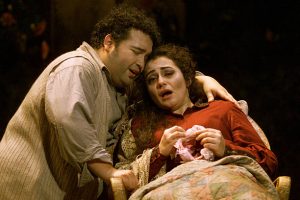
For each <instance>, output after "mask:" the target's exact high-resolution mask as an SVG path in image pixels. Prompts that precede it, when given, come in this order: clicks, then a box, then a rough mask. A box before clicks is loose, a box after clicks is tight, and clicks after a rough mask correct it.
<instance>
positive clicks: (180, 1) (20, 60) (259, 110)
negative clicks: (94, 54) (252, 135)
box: [0, 0, 300, 199]
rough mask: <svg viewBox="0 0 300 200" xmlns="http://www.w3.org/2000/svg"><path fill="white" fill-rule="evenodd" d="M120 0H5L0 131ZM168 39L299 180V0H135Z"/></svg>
mask: <svg viewBox="0 0 300 200" xmlns="http://www.w3.org/2000/svg"><path fill="white" fill-rule="evenodd" d="M121 2H123V1H120V0H115V1H114V0H89V1H87V2H86V1H80V0H64V1H60V0H39V1H34V0H27V1H25V0H23V1H21V0H18V1H13V0H11V1H8V0H7V1H5V0H0V15H1V16H0V17H1V18H0V92H1V98H0V102H1V104H0V105H1V111H0V113H1V115H0V129H1V130H0V131H1V133H0V138H1V136H2V133H4V130H5V127H6V125H7V122H8V121H9V119H10V118H11V117H12V115H13V114H14V112H15V111H16V109H17V107H18V106H19V104H20V103H21V101H22V99H23V98H24V96H25V94H26V93H27V91H28V89H29V88H30V86H31V84H32V83H33V81H34V80H35V79H36V78H37V76H38V75H39V73H40V72H41V71H42V70H43V68H44V67H45V66H46V65H47V64H48V63H49V62H50V61H51V60H53V59H54V58H55V57H56V56H58V55H60V54H61V53H63V52H66V51H69V50H73V49H75V48H77V47H78V46H79V45H80V44H81V42H82V41H88V39H89V36H90V32H91V29H92V28H93V25H94V24H95V23H96V21H97V19H99V18H101V17H102V16H103V15H105V14H106V13H107V12H108V11H109V10H110V9H111V7H112V6H113V5H115V4H117V3H121ZM128 2H130V3H132V4H135V5H137V6H139V7H140V8H141V9H145V10H146V11H147V12H149V13H150V14H151V15H153V17H155V18H156V19H157V21H158V24H159V26H160V27H161V31H162V33H163V38H164V40H165V41H166V42H174V43H177V44H181V45H186V46H188V47H189V48H190V49H191V50H192V51H193V52H194V53H195V55H196V59H197V61H198V64H199V70H200V71H201V72H203V73H204V74H206V75H210V76H212V77H214V78H216V79H217V80H218V81H219V82H220V83H221V84H222V85H223V86H224V87H225V88H227V89H228V91H230V93H231V94H232V95H233V96H234V97H235V98H236V99H245V100H246V101H247V102H248V104H249V107H250V110H249V114H250V116H252V117H253V118H254V119H255V120H256V121H257V122H258V124H259V125H260V126H261V127H262V129H263V130H264V131H265V133H266V135H267V136H268V138H269V142H270V144H271V148H272V150H273V151H274V152H275V153H276V155H277V156H278V160H279V175H287V176H291V178H292V190H291V196H290V199H297V197H298V196H299V195H297V189H298V188H300V181H299V178H300V175H299V174H300V173H299V168H300V160H299V155H298V153H299V152H300V151H299V146H300V145H299V144H300V142H299V141H298V140H299V136H298V134H299V128H300V127H299V123H300V120H299V118H300V117H299V112H298V111H299V102H300V95H299V92H300V90H299V89H300V86H299V84H300V81H299V79H300V73H299V69H298V67H299V65H300V63H299V56H300V46H299V44H300V2H299V1H296V0H295V1H289V0H285V1H284V0H282V1H280V0H278V1H274V0H273V1H271V0H263V1H262V0H260V1H248V0H243V1H240V0H229V1H224V0H218V1H214V0H197V1H195V0H164V1H162V0H137V1H133V0H131V1H129V0H128Z"/></svg>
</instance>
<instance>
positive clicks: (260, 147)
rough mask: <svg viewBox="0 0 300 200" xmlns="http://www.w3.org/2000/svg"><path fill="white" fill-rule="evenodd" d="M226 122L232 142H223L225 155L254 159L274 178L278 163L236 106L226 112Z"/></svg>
mask: <svg viewBox="0 0 300 200" xmlns="http://www.w3.org/2000/svg"><path fill="white" fill-rule="evenodd" d="M228 118H229V119H228V120H229V123H230V127H231V131H232V141H231V140H225V145H226V149H225V155H230V154H242V155H248V156H250V157H252V158H253V159H255V160H256V161H257V162H258V163H259V164H260V165H261V166H262V167H263V168H264V170H265V171H266V172H267V173H268V174H269V176H270V177H272V178H273V177H275V175H276V172H277V166H278V161H277V158H276V156H275V154H274V153H273V152H272V151H271V150H269V149H268V148H267V147H266V146H265V145H264V143H263V141H262V140H261V138H260V137H259V135H258V134H257V132H256V131H255V129H254V128H253V126H252V125H251V123H250V122H249V120H248V119H247V116H246V115H245V114H244V113H243V112H242V111H241V110H240V109H239V108H237V107H236V106H233V109H231V110H230V111H229V112H228Z"/></svg>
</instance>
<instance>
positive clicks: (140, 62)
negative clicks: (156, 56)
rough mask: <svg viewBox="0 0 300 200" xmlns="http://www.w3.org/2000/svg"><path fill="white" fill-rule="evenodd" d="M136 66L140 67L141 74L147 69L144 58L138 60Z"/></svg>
mask: <svg viewBox="0 0 300 200" xmlns="http://www.w3.org/2000/svg"><path fill="white" fill-rule="evenodd" d="M136 64H137V66H138V67H139V70H140V72H142V71H143V70H144V68H145V60H144V58H139V59H138V60H137V63H136Z"/></svg>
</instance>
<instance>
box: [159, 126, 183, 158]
mask: <svg viewBox="0 0 300 200" xmlns="http://www.w3.org/2000/svg"><path fill="white" fill-rule="evenodd" d="M183 137H185V130H184V129H183V128H181V127H180V126H173V127H171V128H168V129H165V131H164V133H163V135H162V137H161V140H160V143H159V146H158V147H159V153H160V154H162V155H164V156H169V155H170V154H171V153H172V151H173V150H174V149H175V147H174V145H175V143H176V142H177V140H178V139H179V138H183Z"/></svg>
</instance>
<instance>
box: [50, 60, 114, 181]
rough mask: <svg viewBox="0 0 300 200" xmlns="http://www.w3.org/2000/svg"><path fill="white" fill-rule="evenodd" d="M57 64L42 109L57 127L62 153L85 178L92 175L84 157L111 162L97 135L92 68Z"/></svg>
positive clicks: (89, 177)
mask: <svg viewBox="0 0 300 200" xmlns="http://www.w3.org/2000/svg"><path fill="white" fill-rule="evenodd" d="M76 63H77V62H76ZM78 63H80V62H78ZM60 67H61V68H59V69H57V70H56V71H54V72H52V74H51V75H50V76H49V80H48V82H47V86H46V87H47V88H46V94H45V102H46V108H45V109H46V113H47V117H48V118H49V119H50V122H51V123H53V124H54V127H55V128H56V129H57V133H58V147H59V150H60V153H61V155H62V157H63V158H64V159H65V160H66V161H67V162H68V163H70V164H71V165H72V166H74V167H75V168H76V169H77V170H78V172H79V174H80V177H84V182H88V181H91V180H92V179H94V177H93V176H92V174H91V173H90V172H89V171H88V169H87V164H86V162H87V161H89V160H94V159H100V160H101V161H103V162H107V163H111V164H112V159H111V156H110V154H109V153H108V152H107V151H106V150H105V147H104V146H102V145H103V144H102V145H101V144H100V143H99V140H98V138H97V130H96V127H95V124H96V123H97V122H95V119H94V118H95V117H94V116H95V115H94V112H95V111H94V110H93V108H94V105H95V98H96V93H97V88H96V87H95V80H94V79H95V78H94V76H93V75H92V73H94V72H93V71H90V70H89V68H88V67H86V66H84V65H78V64H77V65H71V66H60ZM98 123H99V122H98ZM104 134H106V133H104ZM79 179H80V178H79ZM83 184H84V183H80V182H79V185H83Z"/></svg>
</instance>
